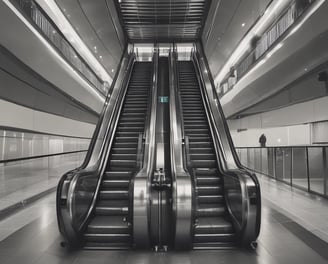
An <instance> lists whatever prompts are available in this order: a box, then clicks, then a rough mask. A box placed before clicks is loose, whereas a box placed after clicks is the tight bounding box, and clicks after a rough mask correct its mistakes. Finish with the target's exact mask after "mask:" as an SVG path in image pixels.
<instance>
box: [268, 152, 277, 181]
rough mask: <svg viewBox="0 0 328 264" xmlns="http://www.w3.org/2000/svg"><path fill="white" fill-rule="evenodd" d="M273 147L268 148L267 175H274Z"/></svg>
mask: <svg viewBox="0 0 328 264" xmlns="http://www.w3.org/2000/svg"><path fill="white" fill-rule="evenodd" d="M274 159H275V157H274V148H268V175H270V176H271V177H275V175H274Z"/></svg>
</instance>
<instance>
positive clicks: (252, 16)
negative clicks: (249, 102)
mask: <svg viewBox="0 0 328 264" xmlns="http://www.w3.org/2000/svg"><path fill="white" fill-rule="evenodd" d="M271 1H272V0H252V1H249V0H217V1H212V3H211V6H210V9H209V13H208V17H207V19H206V24H205V26H204V30H203V34H202V41H203V45H204V50H205V53H206V56H207V58H208V62H209V65H210V69H211V72H212V74H213V76H216V75H217V74H218V73H219V71H220V69H221V68H222V67H223V65H224V64H225V62H226V61H227V60H228V59H229V57H230V56H231V54H232V52H233V51H234V50H235V48H236V47H237V45H238V43H239V42H240V41H241V40H242V38H243V37H244V35H245V34H246V33H247V31H248V30H249V29H250V28H251V27H252V25H253V24H254V23H255V22H256V20H257V19H258V18H259V17H260V16H261V15H262V14H263V13H264V11H265V9H266V7H267V6H268V4H270V2H271Z"/></svg>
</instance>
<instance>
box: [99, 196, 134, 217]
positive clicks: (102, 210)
mask: <svg viewBox="0 0 328 264" xmlns="http://www.w3.org/2000/svg"><path fill="white" fill-rule="evenodd" d="M128 206H129V201H128V200H127V199H124V200H99V199H98V201H97V204H96V208H95V214H96V215H97V216H99V215H110V216H115V215H117V216H126V215H127V214H128V212H129V207H128Z"/></svg>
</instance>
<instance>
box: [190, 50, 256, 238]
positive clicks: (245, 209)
mask: <svg viewBox="0 0 328 264" xmlns="http://www.w3.org/2000/svg"><path fill="white" fill-rule="evenodd" d="M201 52H202V51H200V49H199V48H198V49H197V53H196V51H195V52H193V56H192V58H193V62H194V65H195V68H196V69H197V70H196V71H197V72H198V74H197V78H198V80H199V83H200V86H201V92H202V97H203V102H204V106H205V111H206V114H207V116H208V119H209V125H210V129H211V132H212V135H213V137H214V138H213V141H214V146H215V149H216V152H217V158H218V160H220V162H219V165H220V166H219V169H220V170H221V172H222V175H223V176H224V177H229V179H227V180H224V182H225V181H226V182H228V181H229V180H232V179H233V181H234V182H235V183H237V184H239V186H240V190H236V189H235V190H234V191H236V192H238V191H239V192H240V193H239V195H240V196H241V203H242V205H241V207H240V208H242V209H241V210H242V211H241V215H242V216H241V221H238V217H237V216H236V214H234V212H233V209H232V208H233V205H232V204H230V202H231V201H230V200H228V197H227V194H226V193H225V199H226V203H227V206H228V210H229V212H230V215H231V216H232V218H233V220H234V223H235V228H236V229H237V230H236V231H237V232H239V235H240V236H241V240H242V242H243V243H246V244H247V243H251V242H252V241H255V240H256V238H257V236H258V235H259V230H260V217H261V194H260V187H259V183H258V180H257V178H256V176H255V175H253V174H252V173H250V172H248V171H247V170H245V168H244V167H243V166H241V165H240V162H239V159H238V157H237V156H236V155H235V151H234V147H233V143H232V140H231V137H230V133H229V131H228V130H227V129H228V126H227V124H226V121H225V118H224V115H223V111H222V109H221V106H220V103H219V101H218V100H216V98H215V93H213V82H212V81H211V78H210V77H209V75H210V71H209V68H208V65H207V64H206V61H205V57H204V56H203V55H202V53H201ZM204 75H205V76H207V81H205V80H204ZM210 94H212V95H213V98H211V99H210ZM215 111H216V113H215ZM220 127H221V129H220ZM222 128H223V129H222ZM227 158H228V159H229V161H228V162H227V160H226V159H227ZM225 187H226V184H225ZM225 189H228V188H225ZM226 191H227V190H225V192H226Z"/></svg>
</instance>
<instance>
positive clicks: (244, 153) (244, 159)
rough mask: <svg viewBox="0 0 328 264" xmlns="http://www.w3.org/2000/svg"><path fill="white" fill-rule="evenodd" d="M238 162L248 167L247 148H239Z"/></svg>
mask: <svg viewBox="0 0 328 264" xmlns="http://www.w3.org/2000/svg"><path fill="white" fill-rule="evenodd" d="M240 162H241V164H243V165H244V166H246V167H248V163H247V149H240Z"/></svg>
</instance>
